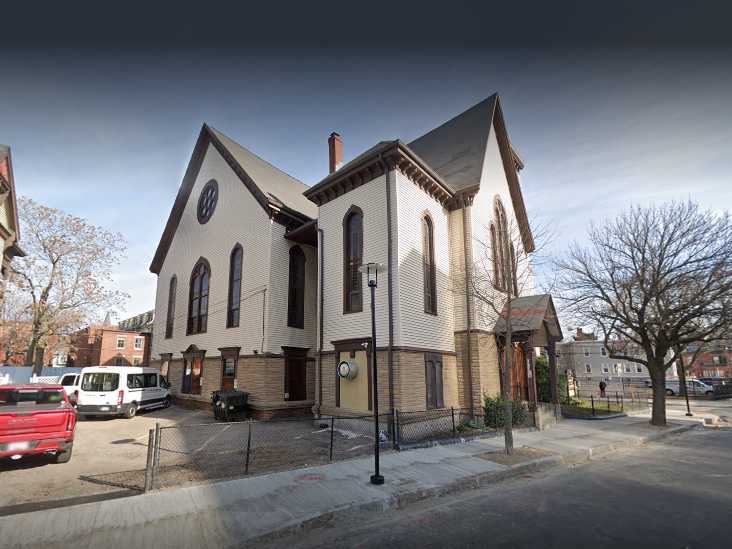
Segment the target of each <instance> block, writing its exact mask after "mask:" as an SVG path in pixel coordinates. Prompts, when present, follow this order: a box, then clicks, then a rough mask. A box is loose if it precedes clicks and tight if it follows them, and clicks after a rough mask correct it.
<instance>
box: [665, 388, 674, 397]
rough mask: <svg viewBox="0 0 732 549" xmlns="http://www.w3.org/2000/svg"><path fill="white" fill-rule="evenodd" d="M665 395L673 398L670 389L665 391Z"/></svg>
mask: <svg viewBox="0 0 732 549" xmlns="http://www.w3.org/2000/svg"><path fill="white" fill-rule="evenodd" d="M666 394H667V395H668V396H670V397H672V396H674V392H673V391H672V390H671V389H666Z"/></svg>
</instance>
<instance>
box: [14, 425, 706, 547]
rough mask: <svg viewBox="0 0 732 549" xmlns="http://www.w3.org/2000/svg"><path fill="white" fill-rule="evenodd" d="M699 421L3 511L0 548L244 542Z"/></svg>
mask: <svg viewBox="0 0 732 549" xmlns="http://www.w3.org/2000/svg"><path fill="white" fill-rule="evenodd" d="M698 425H699V424H698V423H697V422H681V421H678V422H675V423H674V424H672V425H670V426H668V427H665V428H654V427H651V426H650V425H649V423H648V419H647V418H640V417H624V418H618V419H612V420H606V421H583V420H565V421H562V422H561V423H560V424H558V425H556V426H554V427H552V428H551V429H549V430H547V431H525V432H518V433H516V436H515V443H516V447H520V446H527V447H530V448H534V449H537V450H541V451H543V453H544V454H545V455H546V456H547V457H541V458H538V459H532V460H529V461H525V462H523V463H519V464H516V465H510V466H509V465H502V464H499V463H496V462H495V461H491V460H490V459H487V458H490V457H491V456H487V455H486V453H487V452H494V451H500V450H501V449H502V447H503V439H502V437H496V438H487V439H478V440H473V441H471V442H466V443H459V444H450V445H441V446H434V447H430V448H423V449H416V450H410V451H404V452H400V453H399V452H395V453H390V454H387V455H384V456H383V457H382V461H381V463H382V465H381V469H382V473H383V474H384V476H385V478H386V483H385V485H384V486H379V487H376V486H372V485H371V484H370V483H369V475H370V474H371V473H372V466H373V461H372V459H371V458H366V459H356V460H351V461H342V462H337V463H332V464H329V465H323V466H318V467H308V468H305V469H298V470H293V471H286V472H281V473H273V474H269V475H263V476H259V477H252V478H245V479H238V480H233V481H226V482H219V483H215V484H204V485H197V486H191V487H186V488H179V489H174V490H165V491H160V492H153V493H148V494H144V495H140V496H136V497H131V498H123V499H118V500H110V501H104V502H101V503H92V504H84V505H78V506H74V507H68V508H61V509H52V510H46V511H42V512H37V513H25V514H19V515H12V516H7V517H0V547H41V546H42V547H44V548H49V547H65V546H67V545H71V544H73V546H74V547H77V548H83V547H101V546H103V547H130V546H138V547H148V546H155V547H176V548H180V547H202V546H215V547H219V548H223V547H239V546H243V545H244V544H245V543H247V544H249V543H252V542H254V541H257V540H259V541H263V540H266V539H272V538H275V537H278V536H283V535H287V534H291V533H293V532H297V531H298V530H300V529H308V528H312V527H317V526H322V525H325V524H327V523H328V522H329V521H341V520H347V518H348V516H349V515H353V514H361V513H363V512H368V511H381V510H386V509H389V508H392V507H402V506H405V505H408V504H409V503H412V502H415V501H419V500H421V499H424V498H427V497H433V496H439V495H442V494H447V493H450V492H455V491H460V490H468V489H473V488H477V487H479V486H485V485H487V484H490V483H493V482H497V481H498V480H501V479H505V478H510V477H513V476H518V475H521V474H524V473H526V472H529V471H536V470H540V469H544V468H548V467H552V466H556V465H559V464H571V463H579V462H583V461H587V460H589V459H592V458H593V457H597V456H604V455H607V454H609V453H611V452H613V451H616V450H618V449H621V448H627V447H631V446H637V445H639V444H642V443H644V442H647V441H650V440H656V439H659V438H662V437H665V436H668V435H671V434H675V433H679V432H681V431H684V430H687V429H691V428H692V427H695V426H698ZM493 457H495V456H493Z"/></svg>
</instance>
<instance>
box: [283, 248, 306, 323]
mask: <svg viewBox="0 0 732 549" xmlns="http://www.w3.org/2000/svg"><path fill="white" fill-rule="evenodd" d="M304 324H305V254H304V253H303V251H302V248H300V246H293V247H292V248H290V281H289V287H288V294H287V325H288V326H290V327H291V328H302V327H304Z"/></svg>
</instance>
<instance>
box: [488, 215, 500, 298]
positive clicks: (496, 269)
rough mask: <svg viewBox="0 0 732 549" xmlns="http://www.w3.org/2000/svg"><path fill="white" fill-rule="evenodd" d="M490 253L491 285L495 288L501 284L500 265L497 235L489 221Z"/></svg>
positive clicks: (493, 224)
mask: <svg viewBox="0 0 732 549" xmlns="http://www.w3.org/2000/svg"><path fill="white" fill-rule="evenodd" d="M491 254H492V258H493V285H494V286H495V287H496V288H500V287H501V286H502V284H501V274H502V270H501V265H500V257H499V256H498V237H497V236H496V225H495V223H491Z"/></svg>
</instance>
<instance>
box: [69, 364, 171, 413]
mask: <svg viewBox="0 0 732 549" xmlns="http://www.w3.org/2000/svg"><path fill="white" fill-rule="evenodd" d="M169 387H170V386H169V385H168V382H167V381H165V379H163V377H162V376H161V375H160V372H159V371H158V370H156V369H155V368H141V367H137V366H91V367H88V368H83V369H82V370H81V381H80V382H79V396H78V398H77V401H76V410H77V412H78V413H79V414H81V415H114V416H120V415H122V416H125V417H126V418H133V417H135V414H136V413H137V411H138V410H145V409H149V408H160V407H162V408H167V407H168V406H170V392H169V390H168V389H169Z"/></svg>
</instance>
